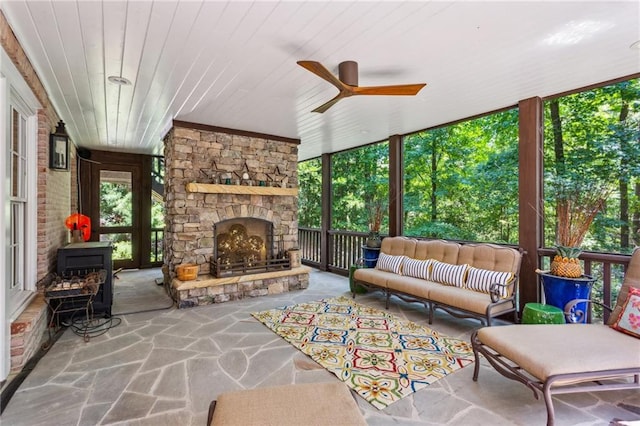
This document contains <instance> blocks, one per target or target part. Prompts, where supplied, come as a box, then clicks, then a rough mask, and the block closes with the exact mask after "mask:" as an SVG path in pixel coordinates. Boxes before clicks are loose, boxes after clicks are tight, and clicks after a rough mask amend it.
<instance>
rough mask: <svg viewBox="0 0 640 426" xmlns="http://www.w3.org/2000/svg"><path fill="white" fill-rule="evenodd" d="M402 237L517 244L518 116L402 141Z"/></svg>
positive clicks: (493, 117)
mask: <svg viewBox="0 0 640 426" xmlns="http://www.w3.org/2000/svg"><path fill="white" fill-rule="evenodd" d="M404 211H405V217H404V234H405V235H409V236H416V237H431V238H446V239H454V240H470V241H487V242H499V243H513V244H517V242H518V111H517V109H511V110H508V111H504V112H500V113H495V114H491V115H488V116H485V117H481V118H477V119H474V120H469V121H465V122H462V123H458V124H454V125H451V126H447V127H442V128H438V129H432V130H426V131H422V132H419V133H414V134H412V135H408V136H407V137H405V138H404Z"/></svg>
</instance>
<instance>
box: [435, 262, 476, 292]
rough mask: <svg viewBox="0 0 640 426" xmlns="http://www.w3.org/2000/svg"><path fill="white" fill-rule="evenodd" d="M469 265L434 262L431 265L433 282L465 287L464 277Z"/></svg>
mask: <svg viewBox="0 0 640 426" xmlns="http://www.w3.org/2000/svg"><path fill="white" fill-rule="evenodd" d="M468 267H469V265H467V264H464V265H452V264H450V263H444V262H439V261H437V260H434V261H433V263H432V264H431V278H430V280H431V281H435V282H437V283H440V284H444V285H453V286H456V287H463V286H464V275H465V273H466V272H467V268H468Z"/></svg>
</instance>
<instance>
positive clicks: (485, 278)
mask: <svg viewBox="0 0 640 426" xmlns="http://www.w3.org/2000/svg"><path fill="white" fill-rule="evenodd" d="M513 278H514V276H513V274H512V273H511V272H496V271H489V270H487V269H478V268H474V267H471V268H469V272H468V273H467V288H468V289H470V290H474V291H479V292H481V293H489V290H490V289H491V284H493V283H498V284H505V285H506V284H509V283H510V282H511V281H513ZM500 296H501V297H509V291H508V289H507V288H506V287H501V291H500Z"/></svg>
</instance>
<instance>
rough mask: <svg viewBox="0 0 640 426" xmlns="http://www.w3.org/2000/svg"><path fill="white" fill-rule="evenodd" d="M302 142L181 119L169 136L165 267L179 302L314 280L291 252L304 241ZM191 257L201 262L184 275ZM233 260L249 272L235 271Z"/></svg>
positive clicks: (281, 288) (252, 293)
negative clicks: (180, 271) (291, 263)
mask: <svg viewBox="0 0 640 426" xmlns="http://www.w3.org/2000/svg"><path fill="white" fill-rule="evenodd" d="M298 143H299V141H298V140H295V139H287V138H281V137H276V136H268V135H258V134H252V133H248V132H240V131H234V130H230V129H221V128H216V127H211V126H204V125H199V124H195V123H185V122H180V121H174V123H173V128H172V129H171V130H170V131H169V133H168V134H167V136H166V137H165V167H166V169H165V205H166V217H165V221H166V223H167V225H166V228H165V260H164V262H165V264H164V267H163V272H164V276H165V285H166V286H167V289H168V290H169V291H170V293H171V294H172V296H173V297H174V299H175V300H176V301H177V302H178V306H179V307H181V308H183V307H189V306H197V305H202V304H209V303H218V302H225V301H228V300H236V299H241V298H244V297H254V296H261V295H266V294H275V293H281V292H284V291H290V290H296V289H303V288H306V287H307V286H308V282H309V275H308V274H309V268H307V267H304V266H301V267H297V268H289V267H288V259H287V255H286V253H287V250H289V249H291V248H293V247H296V246H297V245H298V241H297V240H298V221H297V219H298V210H297V208H298V199H297V190H298V188H297V182H298V175H297V163H298ZM247 178H248V179H247ZM232 249H233V250H235V251H233V250H232ZM184 263H191V264H196V265H198V267H199V275H198V278H197V279H195V280H192V281H181V280H179V279H178V278H177V276H176V272H175V268H176V266H178V265H180V264H184ZM232 263H234V264H241V265H243V267H244V268H245V269H246V273H244V271H243V273H241V274H235V273H234V274H232V273H228V271H229V268H226V269H225V268H224V265H227V266H229V265H230V264H232ZM285 263H286V264H287V266H284V265H285ZM216 265H221V266H223V267H222V268H218V270H215V269H216ZM212 266H213V267H212Z"/></svg>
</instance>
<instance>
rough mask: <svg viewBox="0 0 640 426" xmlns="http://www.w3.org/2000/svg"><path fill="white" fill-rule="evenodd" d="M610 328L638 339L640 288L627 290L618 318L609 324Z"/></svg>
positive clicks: (639, 332) (639, 327) (639, 334)
mask: <svg viewBox="0 0 640 426" xmlns="http://www.w3.org/2000/svg"><path fill="white" fill-rule="evenodd" d="M611 328H614V329H616V330H618V331H622V332H623V333H626V334H630V335H631V336H634V337H638V338H640V288H636V287H631V288H630V289H629V294H628V295H627V300H625V301H624V304H623V305H622V311H621V312H620V316H619V317H618V319H616V322H614V323H613V324H611Z"/></svg>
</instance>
